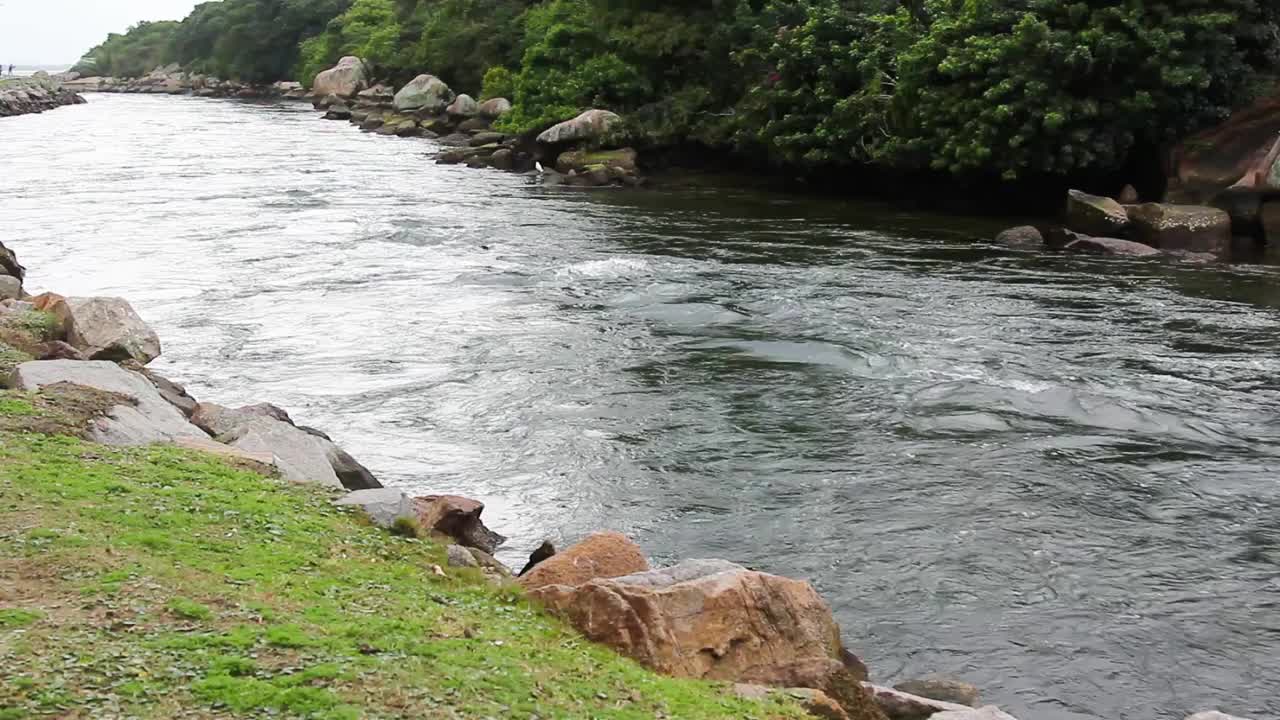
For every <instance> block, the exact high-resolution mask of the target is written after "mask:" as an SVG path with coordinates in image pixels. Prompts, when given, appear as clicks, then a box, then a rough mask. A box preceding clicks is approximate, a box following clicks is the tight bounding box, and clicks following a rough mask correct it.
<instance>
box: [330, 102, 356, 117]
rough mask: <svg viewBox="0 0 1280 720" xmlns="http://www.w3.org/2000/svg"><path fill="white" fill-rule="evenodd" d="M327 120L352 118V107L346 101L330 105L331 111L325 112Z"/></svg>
mask: <svg viewBox="0 0 1280 720" xmlns="http://www.w3.org/2000/svg"><path fill="white" fill-rule="evenodd" d="M324 119H325V120H350V119H351V108H350V107H347V104H346V103H338V104H337V105H331V106H329V111H328V112H326V113H325V114H324Z"/></svg>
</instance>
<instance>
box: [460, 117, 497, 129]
mask: <svg viewBox="0 0 1280 720" xmlns="http://www.w3.org/2000/svg"><path fill="white" fill-rule="evenodd" d="M489 124H490V122H489V119H488V118H484V117H473V118H471V119H470V120H463V121H462V122H460V123H458V132H461V133H468V132H480V131H484V130H488V129H489Z"/></svg>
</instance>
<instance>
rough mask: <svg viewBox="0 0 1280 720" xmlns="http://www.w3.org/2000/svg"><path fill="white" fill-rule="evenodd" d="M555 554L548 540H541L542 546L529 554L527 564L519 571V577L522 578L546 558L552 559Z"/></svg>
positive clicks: (554, 548)
mask: <svg viewBox="0 0 1280 720" xmlns="http://www.w3.org/2000/svg"><path fill="white" fill-rule="evenodd" d="M555 554H556V546H555V545H554V544H553V543H552V542H551V541H550V540H543V541H542V544H541V545H539V546H538V548H537V549H536V550H534V551H533V552H531V553H529V562H528V563H526V564H525V566H524V569H523V570H521V571H520V577H524V576H525V575H527V574H528V573H529V571H530V570H532V569H533V568H534V567H536V566H537V565H538V563H540V562H542V561H543V560H546V559H547V558H550V557H554V556H555Z"/></svg>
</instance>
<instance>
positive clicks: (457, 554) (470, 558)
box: [445, 545, 480, 568]
mask: <svg viewBox="0 0 1280 720" xmlns="http://www.w3.org/2000/svg"><path fill="white" fill-rule="evenodd" d="M445 554H446V556H447V558H448V565H449V567H469V568H478V567H480V563H479V562H477V561H476V558H475V556H474V555H472V554H471V553H470V552H468V550H467V549H466V548H464V547H462V546H461V545H450V546H449V547H448V548H445Z"/></svg>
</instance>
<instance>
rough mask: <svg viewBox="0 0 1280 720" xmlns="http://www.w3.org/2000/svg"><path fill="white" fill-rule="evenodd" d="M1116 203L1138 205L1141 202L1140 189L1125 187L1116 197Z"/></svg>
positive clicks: (1130, 186)
mask: <svg viewBox="0 0 1280 720" xmlns="http://www.w3.org/2000/svg"><path fill="white" fill-rule="evenodd" d="M1116 202H1118V203H1120V204H1121V205H1137V204H1138V203H1139V202H1140V198H1139V196H1138V189H1137V188H1135V187H1134V186H1132V185H1125V186H1124V188H1122V189H1121V190H1120V194H1119V195H1117V196H1116Z"/></svg>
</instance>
